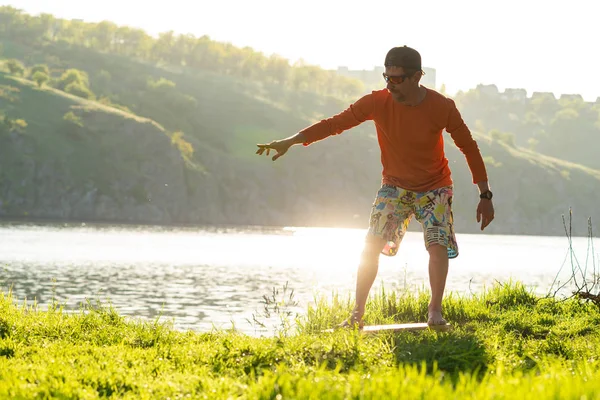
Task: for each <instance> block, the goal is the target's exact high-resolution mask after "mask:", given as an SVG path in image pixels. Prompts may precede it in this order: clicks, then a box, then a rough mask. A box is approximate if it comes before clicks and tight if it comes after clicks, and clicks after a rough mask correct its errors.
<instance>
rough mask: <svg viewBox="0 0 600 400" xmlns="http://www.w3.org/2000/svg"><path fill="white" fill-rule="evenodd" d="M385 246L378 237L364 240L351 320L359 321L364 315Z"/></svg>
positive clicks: (384, 242) (383, 241)
mask: <svg viewBox="0 0 600 400" xmlns="http://www.w3.org/2000/svg"><path fill="white" fill-rule="evenodd" d="M385 244H386V240H385V239H383V238H381V237H378V236H371V235H369V236H367V238H366V240H365V246H364V248H363V251H362V253H361V256H360V263H359V266H358V273H357V276H356V305H355V307H354V311H353V312H352V319H353V320H356V321H361V320H362V317H363V315H364V314H365V306H366V304H367V298H368V297H369V292H370V290H371V287H372V286H373V282H375V278H376V277H377V270H378V269H379V256H380V254H381V250H383V247H384V246H385Z"/></svg>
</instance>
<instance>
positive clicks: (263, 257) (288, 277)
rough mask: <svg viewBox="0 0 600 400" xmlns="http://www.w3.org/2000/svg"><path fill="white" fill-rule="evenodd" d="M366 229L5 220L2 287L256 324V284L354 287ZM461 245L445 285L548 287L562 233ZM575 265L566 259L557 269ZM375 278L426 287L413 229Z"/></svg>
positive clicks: (302, 291) (135, 310)
mask: <svg viewBox="0 0 600 400" xmlns="http://www.w3.org/2000/svg"><path fill="white" fill-rule="evenodd" d="M363 235H364V232H363V231H361V230H329V229H259V228H227V229H224V228H202V229H198V228H194V229H192V228H189V229H173V228H160V227H114V226H37V225H9V226H6V225H5V226H2V227H0V263H1V265H2V271H1V274H0V288H1V289H2V290H4V291H7V290H8V288H9V287H12V290H13V293H14V297H15V298H16V299H17V300H18V301H20V302H21V301H22V300H23V299H24V298H27V299H29V300H32V299H36V300H37V302H38V303H39V304H40V305H41V306H42V307H45V305H47V304H49V303H50V302H51V300H52V296H53V295H54V296H55V297H56V299H57V300H58V301H59V302H61V303H65V304H66V305H67V307H68V308H69V309H72V310H76V309H77V308H78V304H79V303H81V302H85V301H86V299H91V300H95V299H100V300H101V301H102V302H110V303H111V304H112V305H113V306H114V307H116V308H117V310H118V311H119V312H120V313H122V314H124V315H128V316H134V317H140V318H144V319H154V318H157V317H158V316H162V318H163V319H171V318H174V325H175V327H176V328H178V329H193V330H197V331H207V330H210V329H211V328H212V327H213V326H214V327H217V328H229V327H231V326H232V324H235V326H236V327H237V328H238V329H241V330H242V331H244V332H247V333H254V332H255V329H254V328H253V327H252V326H251V325H250V324H249V323H248V322H247V321H246V320H247V319H251V317H252V314H253V313H256V312H257V311H258V310H260V309H261V308H262V305H261V299H262V297H263V295H269V294H270V293H271V290H272V289H273V288H282V286H283V285H284V284H285V283H286V282H289V286H290V287H291V288H293V289H294V291H295V294H296V296H295V298H296V300H298V301H299V302H300V310H303V309H305V307H306V305H307V304H309V303H310V302H311V301H312V300H313V299H314V297H315V296H316V295H324V296H326V297H329V296H330V295H331V294H332V293H333V292H338V293H340V294H342V295H344V296H350V295H351V294H352V293H353V290H354V285H355V279H356V266H357V265H356V263H357V260H358V256H359V253H360V250H361V244H362V238H363ZM459 246H460V250H461V255H460V256H459V258H458V259H456V260H452V261H451V263H450V269H451V271H450V274H449V277H448V286H447V287H448V290H449V291H453V292H456V293H459V294H468V293H469V292H476V291H480V290H482V288H483V287H484V286H486V285H487V286H490V285H491V284H492V283H493V282H494V281H495V280H499V281H506V280H507V279H511V278H513V279H519V280H522V281H524V282H525V283H526V284H528V285H532V286H534V287H535V288H536V291H537V292H540V293H542V292H543V293H545V292H546V291H547V289H548V287H549V286H550V284H551V283H552V280H553V279H554V277H555V275H556V273H557V272H558V270H559V268H560V266H561V264H562V261H563V259H564V256H565V253H566V251H567V241H566V239H564V238H542V237H516V236H490V235H459ZM574 247H575V250H576V251H577V252H578V254H580V256H579V257H580V259H582V260H584V259H585V252H586V249H587V240H586V239H585V238H577V239H576V240H575V241H574ZM596 248H597V247H596ZM596 259H598V257H597V256H596ZM589 268H591V265H590V267H589ZM570 272H571V269H570V267H569V266H567V267H566V268H564V270H563V272H562V275H561V280H565V279H568V277H569V275H570ZM382 284H384V285H385V287H386V288H390V289H393V288H405V287H411V288H426V287H427V285H428V280H427V253H426V252H425V250H424V247H423V243H422V236H421V234H420V233H415V232H411V233H409V234H408V235H407V237H406V238H405V241H404V242H403V243H402V248H401V252H400V253H399V254H398V255H397V256H396V257H393V258H386V257H382V259H381V264H380V270H379V275H378V280H377V281H376V283H375V286H374V290H377V288H378V286H380V285H382Z"/></svg>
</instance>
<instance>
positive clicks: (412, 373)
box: [0, 283, 600, 399]
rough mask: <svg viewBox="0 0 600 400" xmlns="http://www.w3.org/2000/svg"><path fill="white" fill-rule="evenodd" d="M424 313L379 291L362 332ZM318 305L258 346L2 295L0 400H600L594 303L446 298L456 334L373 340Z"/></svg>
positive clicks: (525, 296)
mask: <svg viewBox="0 0 600 400" xmlns="http://www.w3.org/2000/svg"><path fill="white" fill-rule="evenodd" d="M427 300H428V298H427V294H426V293H418V294H411V293H408V292H406V293H404V292H395V293H387V292H384V291H383V290H382V291H381V292H379V293H374V294H373V296H372V299H371V301H370V302H369V303H368V310H367V314H366V318H367V322H369V323H379V322H391V321H415V320H422V319H423V316H424V314H425V311H426V305H427ZM315 304H316V305H314V306H312V307H310V308H309V309H308V313H307V314H306V315H305V316H303V317H301V318H298V320H297V321H296V322H297V323H296V324H295V325H294V330H282V331H280V332H278V333H277V334H276V335H274V336H273V337H260V338H259V337H251V336H247V335H243V334H241V333H239V332H236V331H234V330H231V331H214V332H208V333H194V332H180V331H176V330H174V329H172V328H171V327H170V326H169V324H168V323H162V322H159V321H155V322H142V321H136V320H128V319H125V318H124V317H122V316H120V315H119V314H118V313H117V311H115V310H114V309H113V308H111V307H109V306H103V305H101V304H92V303H88V304H86V305H85V306H82V308H81V310H79V311H77V312H67V311H66V310H64V309H63V308H62V307H61V306H60V305H58V304H54V305H52V306H50V307H48V309H47V310H39V309H37V307H35V305H27V304H20V305H19V304H17V302H16V299H13V298H12V297H11V295H10V293H9V294H4V293H3V294H0V398H17V399H19V398H22V399H31V398H62V399H66V398H69V399H71V398H82V399H84V398H90V399H92V398H108V397H111V398H130V399H134V398H135V399H150V398H153V399H154V398H171V399H175V398H210V399H230V398H231V399H238V398H239V399H287V398H293V399H297V398H302V399H305V398H307V399H349V398H352V399H371V398H373V399H380V398H442V397H443V398H455V399H465V398H468V399H498V398H506V399H521V398H523V399H524V398H536V399H546V398H553V399H570V398H573V399H575V398H577V399H580V398H584V397H583V396H585V398H587V399H593V398H600V385H598V384H597V382H600V368H599V367H600V361H599V356H600V329H598V324H599V323H600V310H599V309H598V307H597V306H594V305H593V304H586V303H581V302H578V301H576V300H573V299H570V300H566V301H559V300H557V299H552V298H539V297H536V296H534V295H533V294H531V293H530V292H529V291H527V290H526V289H525V288H524V287H523V286H522V285H520V284H518V283H517V284H512V283H509V284H506V285H504V286H500V285H498V286H495V287H493V288H491V289H489V290H487V291H486V292H484V293H482V294H480V295H477V296H473V297H457V296H452V295H451V296H449V297H448V299H447V302H446V304H445V307H446V316H447V318H448V319H449V320H450V321H451V323H453V324H454V325H455V329H454V330H452V331H450V332H445V333H443V332H439V333H438V332H435V331H425V332H412V333H411V332H407V333H397V334H392V333H386V334H378V335H361V334H360V333H358V332H356V331H346V330H344V331H336V332H334V333H332V334H320V333H318V332H319V331H320V330H321V329H323V328H326V327H330V326H331V325H332V324H334V323H338V322H339V321H340V320H341V319H342V318H343V317H345V316H346V315H347V312H348V311H349V309H350V306H351V304H350V302H349V300H348V299H347V300H341V299H340V298H339V297H336V296H334V297H333V298H332V299H330V300H329V301H326V299H324V298H320V299H317V302H316V303H315ZM283 310H284V308H281V309H280V312H283ZM280 315H282V314H280Z"/></svg>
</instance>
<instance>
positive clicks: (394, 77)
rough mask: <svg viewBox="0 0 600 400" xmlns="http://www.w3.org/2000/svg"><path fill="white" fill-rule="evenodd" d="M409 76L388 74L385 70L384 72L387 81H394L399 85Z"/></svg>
mask: <svg viewBox="0 0 600 400" xmlns="http://www.w3.org/2000/svg"><path fill="white" fill-rule="evenodd" d="M406 78H409V76H408V75H406V74H403V75H387V74H386V73H385V72H384V73H383V79H385V83H392V84H394V85H399V84H401V83H402V82H404V81H405V80H406Z"/></svg>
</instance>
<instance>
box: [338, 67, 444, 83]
mask: <svg viewBox="0 0 600 400" xmlns="http://www.w3.org/2000/svg"><path fill="white" fill-rule="evenodd" d="M423 71H424V72H425V75H423V77H422V78H421V84H422V85H423V86H427V87H428V88H431V89H435V88H436V86H435V85H436V76H435V75H436V71H435V69H434V68H427V67H423ZM335 72H337V73H338V74H339V75H342V76H347V77H351V78H356V79H359V80H361V81H362V82H363V83H364V84H365V86H366V87H367V88H372V87H379V86H381V87H382V88H383V87H384V86H385V81H384V80H383V73H384V72H385V68H384V67H374V68H373V69H372V70H367V69H358V70H354V69H349V68H348V67H344V66H341V67H338V69H337V70H336V71H335Z"/></svg>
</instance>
